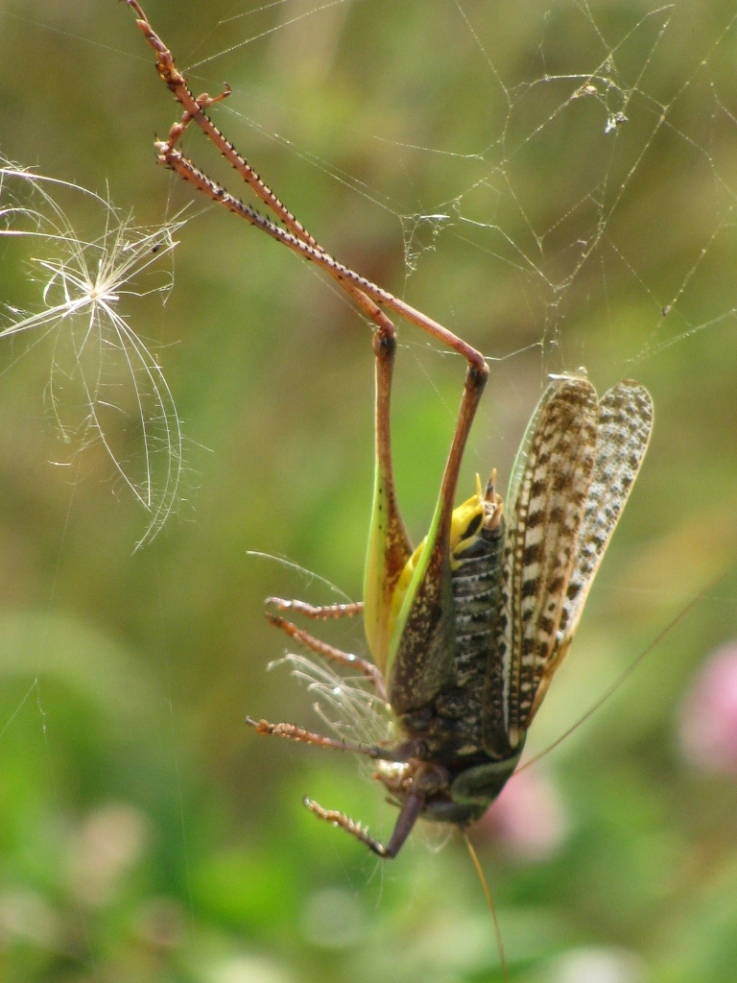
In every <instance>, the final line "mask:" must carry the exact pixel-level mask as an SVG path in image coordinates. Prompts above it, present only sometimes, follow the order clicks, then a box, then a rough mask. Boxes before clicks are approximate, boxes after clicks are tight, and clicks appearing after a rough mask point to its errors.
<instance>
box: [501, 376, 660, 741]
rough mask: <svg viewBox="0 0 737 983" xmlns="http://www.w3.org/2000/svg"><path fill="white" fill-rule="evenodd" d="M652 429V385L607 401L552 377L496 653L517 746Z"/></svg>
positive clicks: (517, 501) (513, 545)
mask: <svg viewBox="0 0 737 983" xmlns="http://www.w3.org/2000/svg"><path fill="white" fill-rule="evenodd" d="M651 426H652V401H651V399H650V396H649V394H648V392H647V390H646V389H645V388H644V387H643V386H641V385H639V384H638V383H635V382H628V381H626V382H621V383H619V385H617V386H615V387H614V388H613V389H610V390H609V391H608V392H607V393H606V394H605V395H604V397H603V398H602V400H601V402H599V401H598V399H597V395H596V390H595V389H594V387H593V386H592V385H591V383H590V382H589V381H588V380H587V379H586V378H579V377H573V376H571V377H557V378H554V379H553V380H552V382H551V383H550V384H549V386H548V388H547V389H546V390H545V392H544V394H543V396H542V398H541V400H540V403H539V405H538V408H537V410H536V412H535V414H534V416H533V419H532V421H531V423H530V426H529V427H528V431H527V434H526V436H525V440H524V441H523V444H522V447H521V449H520V453H519V455H518V461H517V464H516V466H515V472H514V474H513V478H512V482H511V483H510V503H509V508H508V509H507V517H508V524H507V541H506V547H505V559H504V569H503V574H502V583H501V590H500V599H499V617H498V620H497V635H496V655H495V657H496V660H497V665H500V666H501V670H502V672H501V675H502V686H503V693H502V694H500V695H501V697H502V698H501V701H500V702H501V704H502V707H503V712H504V721H503V725H502V727H503V732H504V735H505V737H506V740H507V741H508V744H509V747H510V748H512V749H513V748H515V747H516V746H517V745H518V744H519V741H520V740H521V739H522V737H523V736H524V732H525V731H526V730H527V728H528V727H529V725H530V723H531V721H532V718H533V716H534V715H535V713H536V712H537V709H538V707H539V706H540V704H541V702H542V699H543V697H544V695H545V693H546V691H547V687H548V685H549V682H550V679H551V678H552V675H553V673H554V672H555V670H556V669H557V668H558V666H559V665H560V663H561V661H562V659H563V657H564V656H565V653H566V652H567V650H568V647H569V645H570V642H571V640H572V638H573V634H574V633H575V630H576V627H577V625H578V621H579V619H580V617H581V612H582V610H583V606H584V603H585V600H586V596H587V594H588V591H589V589H590V587H591V583H592V581H593V579H594V576H595V575H596V571H597V570H598V568H599V564H600V563H601V559H602V557H603V555H604V552H605V550H606V547H607V545H608V543H609V540H610V538H611V535H612V533H613V531H614V528H615V527H616V524H617V522H618V521H619V517H620V515H621V513H622V509H623V508H624V505H625V503H626V501H627V497H628V495H629V492H630V490H631V488H632V484H633V483H634V480H635V478H636V476H637V472H638V471H639V468H640V464H641V463H642V459H643V456H644V454H645V450H646V449H647V444H648V440H649V436H650V429H651ZM500 725H501V721H497V723H496V725H495V726H494V727H493V730H494V732H495V733H494V734H493V735H492V734H490V735H489V737H490V743H491V744H492V745H496V746H497V747H501V745H500V737H501V735H500V732H499V727H500Z"/></svg>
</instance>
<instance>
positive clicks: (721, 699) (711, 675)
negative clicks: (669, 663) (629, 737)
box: [680, 641, 737, 775]
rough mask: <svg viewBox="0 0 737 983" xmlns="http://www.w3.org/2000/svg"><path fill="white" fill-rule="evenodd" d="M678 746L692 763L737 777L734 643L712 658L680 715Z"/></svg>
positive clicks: (736, 653) (736, 644)
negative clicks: (679, 740)
mask: <svg viewBox="0 0 737 983" xmlns="http://www.w3.org/2000/svg"><path fill="white" fill-rule="evenodd" d="M680 738H681V745H682V747H683V751H684V753H685V755H686V757H687V758H688V759H689V761H691V762H692V763H693V764H695V765H697V766H698V767H700V768H704V769H705V770H707V771H718V772H723V773H727V774H732V775H737V641H734V642H730V643H729V644H728V645H724V646H723V647H722V648H719V649H717V650H716V652H714V654H713V655H711V656H710V657H709V658H708V659H707V661H706V662H705V664H704V666H703V667H702V669H701V671H700V672H699V674H698V676H697V677H696V680H695V682H694V683H693V685H692V687H691V690H690V692H689V693H688V695H687V697H686V700H685V703H684V705H683V710H682V712H681V725H680Z"/></svg>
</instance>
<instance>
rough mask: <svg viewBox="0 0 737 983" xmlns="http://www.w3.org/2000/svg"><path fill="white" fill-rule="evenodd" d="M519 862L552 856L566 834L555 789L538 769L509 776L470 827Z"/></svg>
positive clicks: (563, 818) (561, 809) (565, 819)
mask: <svg viewBox="0 0 737 983" xmlns="http://www.w3.org/2000/svg"><path fill="white" fill-rule="evenodd" d="M474 829H475V830H476V831H477V833H480V834H481V836H482V837H483V836H486V837H488V838H489V839H493V840H495V841H496V842H498V843H499V844H500V845H501V846H502V847H503V848H504V849H505V850H506V851H507V852H508V853H510V854H512V855H513V856H515V857H518V858H519V859H521V860H529V861H531V862H534V861H542V860H547V859H548V857H550V856H552V855H553V854H554V853H555V852H556V850H557V849H558V847H559V846H560V845H561V844H562V842H563V840H564V839H565V837H566V834H567V832H568V818H567V816H566V814H565V811H564V808H563V804H562V802H561V800H560V796H559V795H558V792H557V791H556V788H555V786H554V785H553V784H552V782H550V780H549V779H548V778H546V776H545V774H544V773H543V771H542V770H541V769H539V768H530V769H528V770H527V771H521V772H519V773H518V774H516V775H513V776H512V778H511V779H510V781H509V782H508V784H507V785H506V786H505V787H504V790H503V791H502V793H501V795H500V796H499V798H498V799H497V800H496V802H495V803H494V805H493V806H492V807H491V809H489V811H488V812H487V813H486V815H485V816H484V817H483V819H481V821H480V822H479V823H478V824H477V825H476V826H475V827H474Z"/></svg>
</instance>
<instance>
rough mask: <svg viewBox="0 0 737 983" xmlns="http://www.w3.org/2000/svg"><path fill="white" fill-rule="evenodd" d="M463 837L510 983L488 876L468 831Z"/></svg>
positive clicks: (504, 970)
mask: <svg viewBox="0 0 737 983" xmlns="http://www.w3.org/2000/svg"><path fill="white" fill-rule="evenodd" d="M461 835H462V836H463V841H464V843H465V844H466V849H467V850H468V855H469V856H470V858H471V863H472V864H473V866H474V867H475V869H476V873H477V874H478V878H479V881H480V882H481V890H482V891H483V892H484V897H485V898H486V905H487V907H488V909H489V913H490V915H491V921H492V924H493V926H494V936H495V938H496V948H497V952H498V953H499V964H500V965H501V968H502V977H503V979H504V983H509V970H508V969H507V957H506V956H505V954H504V940H503V939H502V932H501V929H500V928H499V919H498V918H497V915H496V907H495V906H494V899H493V898H492V896H491V891H490V889H489V882H488V881H487V879H486V874H485V873H484V868H483V867H482V866H481V861H480V860H479V856H478V854H477V853H476V851H475V849H474V846H473V843H471V840H470V838H469V835H468V831H467V830H466V829H462V830H461Z"/></svg>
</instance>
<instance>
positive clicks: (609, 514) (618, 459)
mask: <svg viewBox="0 0 737 983" xmlns="http://www.w3.org/2000/svg"><path fill="white" fill-rule="evenodd" d="M652 426H653V401H652V398H651V397H650V393H649V392H648V391H647V389H645V387H644V386H641V385H640V384H639V383H638V382H632V381H631V380H629V379H628V380H625V381H624V382H620V383H619V385H617V386H614V388H613V389H610V390H609V391H608V392H606V393H604V395H603V397H602V399H601V402H600V404H599V437H598V441H597V447H596V460H595V463H594V472H593V475H592V478H591V485H590V486H589V493H588V499H587V501H586V509H585V511H584V516H583V522H582V523H581V529H580V531H579V535H578V546H577V548H576V562H575V564H574V567H573V572H572V574H571V579H570V581H569V582H568V591H567V593H566V598H565V603H564V604H563V612H562V615H561V619H560V626H559V628H558V640H557V643H556V647H557V649H558V653H557V654H556V656H555V660H556V664H560V662H561V661H562V659H563V657H564V656H565V654H566V652H567V650H568V647H569V646H570V644H571V641H572V639H573V636H574V634H575V632H576V628H577V627H578V622H579V621H580V619H581V614H582V613H583V607H584V604H585V603H586V598H587V597H588V593H589V590H590V589H591V585H592V583H593V581H594V577H595V576H596V573H597V571H598V569H599V564H600V563H601V561H602V558H603V556H604V553H605V552H606V548H607V546H608V545H609V540H610V539H611V538H612V533H613V532H614V530H615V528H616V526H617V523H618V522H619V518H620V516H621V514H622V510H623V509H624V507H625V505H626V504H627V499H628V498H629V494H630V491H631V490H632V485H633V484H634V482H635V478H636V477H637V475H638V472H639V470H640V465H641V464H642V461H643V458H644V457H645V451H646V450H647V445H648V443H649V441H650V432H651V430H652Z"/></svg>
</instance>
